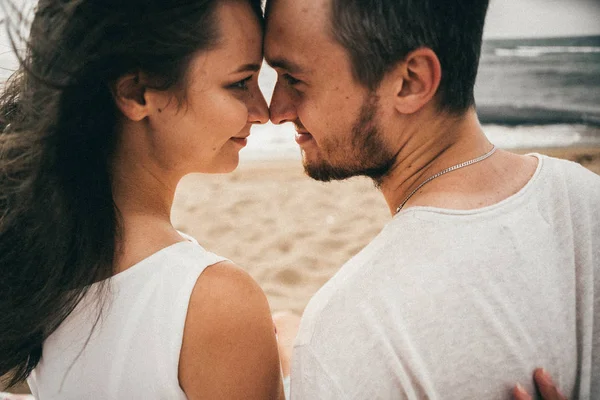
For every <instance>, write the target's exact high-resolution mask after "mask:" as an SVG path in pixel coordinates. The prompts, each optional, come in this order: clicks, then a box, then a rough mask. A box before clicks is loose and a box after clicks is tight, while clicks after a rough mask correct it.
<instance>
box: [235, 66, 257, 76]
mask: <svg viewBox="0 0 600 400" xmlns="http://www.w3.org/2000/svg"><path fill="white" fill-rule="evenodd" d="M259 70H260V65H259V64H244V65H242V66H241V67H239V68H238V69H237V70H235V71H234V72H233V73H234V74H239V73H240V72H257V71H259Z"/></svg>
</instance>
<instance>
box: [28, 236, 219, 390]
mask: <svg viewBox="0 0 600 400" xmlns="http://www.w3.org/2000/svg"><path fill="white" fill-rule="evenodd" d="M186 238H188V237H186ZM188 240H190V241H186V242H179V243H176V244H173V245H171V246H169V247H166V248H164V249H162V250H160V251H158V252H156V253H154V254H153V255H151V256H150V257H148V258H146V259H144V260H142V261H141V262H139V263H138V264H136V265H134V266H133V267H131V268H129V269H127V270H125V271H123V272H121V273H119V274H117V275H115V276H113V277H112V278H110V279H109V281H108V282H109V294H108V298H107V302H106V305H105V307H104V308H103V309H102V313H101V315H100V318H99V319H98V309H99V306H97V304H96V302H95V299H96V297H95V296H94V294H95V290H94V289H95V286H96V285H94V286H92V290H90V292H89V293H88V295H86V297H85V298H84V299H83V300H82V302H81V303H80V304H79V305H78V306H77V308H76V309H75V310H74V311H73V313H71V315H69V317H68V318H67V319H66V320H65V321H64V322H63V323H62V324H61V325H60V327H59V328H58V329H57V330H56V331H55V332H54V333H53V334H52V335H51V336H50V337H48V339H46V341H45V342H44V346H43V355H42V359H41V362H40V363H39V364H38V366H37V367H36V368H35V370H34V371H33V373H32V374H31V376H30V377H29V379H28V383H29V386H30V387H31V390H32V392H33V394H34V395H35V397H36V398H37V399H42V400H51V399H60V400H81V399H145V400H150V399H186V396H185V394H184V392H183V390H182V389H181V387H180V386H179V379H178V366H179V354H180V351H181V343H182V340H183V329H184V325H185V319H186V315H187V309H188V304H189V300H190V296H191V293H192V290H193V288H194V285H195V284H196V280H197V279H198V277H199V276H200V274H201V273H202V271H204V269H206V267H208V266H210V265H212V264H215V263H218V262H221V261H225V258H223V257H219V256H217V255H215V254H213V253H210V252H208V251H206V250H204V249H203V248H202V247H201V246H200V245H199V244H198V243H197V242H195V241H194V240H193V239H191V238H188ZM96 321H97V323H96Z"/></svg>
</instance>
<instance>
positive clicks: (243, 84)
mask: <svg viewBox="0 0 600 400" xmlns="http://www.w3.org/2000/svg"><path fill="white" fill-rule="evenodd" d="M250 79H252V76H249V77H247V78H244V79H242V80H241V81H238V82H236V83H234V84H232V85H231V86H230V87H231V88H233V89H241V90H246V89H248V82H250Z"/></svg>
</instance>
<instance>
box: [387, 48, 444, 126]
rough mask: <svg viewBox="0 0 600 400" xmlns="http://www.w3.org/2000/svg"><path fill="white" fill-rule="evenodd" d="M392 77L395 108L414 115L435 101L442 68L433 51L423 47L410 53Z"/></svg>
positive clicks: (393, 72)
mask: <svg viewBox="0 0 600 400" xmlns="http://www.w3.org/2000/svg"><path fill="white" fill-rule="evenodd" d="M390 76H391V77H392V79H393V91H394V92H393V94H394V106H395V108H396V109H397V110H398V111H399V112H401V113H402V114H413V113H415V112H417V111H419V110H420V109H421V108H423V107H424V106H425V105H426V104H428V103H429V102H430V101H432V99H434V97H435V95H436V93H437V90H438V88H439V86H440V81H441V79H442V67H441V64H440V61H439V59H438V57H437V55H436V54H435V53H434V52H433V50H431V49H429V48H425V47H423V48H419V49H417V50H414V51H412V52H410V53H409V54H408V55H407V56H406V59H405V60H404V61H403V62H402V63H400V64H398V66H397V67H396V69H395V70H393V71H392V73H391V74H390Z"/></svg>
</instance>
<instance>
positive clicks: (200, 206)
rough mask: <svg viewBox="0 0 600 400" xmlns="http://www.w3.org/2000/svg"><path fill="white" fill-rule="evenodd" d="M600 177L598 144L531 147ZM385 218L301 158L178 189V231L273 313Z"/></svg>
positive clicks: (315, 285)
mask: <svg viewBox="0 0 600 400" xmlns="http://www.w3.org/2000/svg"><path fill="white" fill-rule="evenodd" d="M520 152H522V153H528V152H539V153H542V154H548V155H551V156H554V157H560V158H566V159H569V160H572V161H576V162H579V163H581V164H582V165H584V166H586V167H587V168H589V169H591V170H592V171H594V172H595V173H597V174H600V147H598V148H566V149H528V150H521V151H520ZM389 219H390V215H389V211H388V209H387V206H386V204H385V202H384V200H383V197H382V196H381V194H380V193H379V192H378V191H377V189H376V188H375V187H374V186H373V183H372V182H371V181H370V180H368V179H365V178H353V179H350V180H347V181H343V182H332V183H320V182H315V181H312V180H311V179H310V178H308V177H306V176H305V175H304V173H303V170H302V167H301V165H300V162H299V161H295V160H289V161H252V162H245V163H242V164H241V165H240V167H239V168H238V169H237V170H236V171H235V172H233V173H232V174H228V175H192V176H188V177H186V178H185V179H184V180H183V181H182V182H181V185H180V187H179V188H178V192H177V196H176V199H175V203H174V206H173V222H174V224H175V226H176V227H177V228H178V229H180V230H182V231H184V232H186V233H188V234H190V235H192V236H194V237H195V238H196V239H197V240H198V241H199V242H200V243H201V244H202V245H203V246H204V247H205V248H207V249H209V250H211V251H213V252H215V253H218V254H221V255H223V256H225V257H228V258H229V259H231V260H232V261H234V262H235V263H237V264H238V265H240V266H241V267H243V268H244V269H246V270H247V271H248V272H249V273H250V275H252V276H253V277H254V279H256V280H257V281H258V282H259V284H260V285H261V287H262V288H263V290H264V291H265V293H266V294H267V297H268V299H269V302H270V304H271V307H272V309H273V311H274V312H275V311H280V310H292V311H294V312H295V313H298V314H301V313H302V310H303V309H304V307H305V306H306V304H307V302H308V300H309V299H310V297H311V296H312V295H313V294H314V293H315V292H316V291H317V290H318V289H319V287H321V286H322V285H323V283H325V282H326V281H327V280H328V279H329V278H330V277H331V276H332V275H333V274H335V272H336V271H337V270H338V269H339V267H340V266H341V265H342V264H343V263H344V262H345V261H346V260H348V259H349V258H350V257H352V256H353V255H354V254H356V253H357V252H358V251H359V250H360V249H361V248H362V247H364V246H365V245H366V244H367V243H368V242H369V241H370V240H371V239H372V238H373V237H374V236H375V235H376V234H377V233H378V232H379V231H380V230H381V228H382V227H383V226H384V224H385V223H386V222H387V221H388V220H389Z"/></svg>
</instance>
